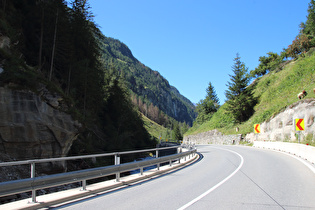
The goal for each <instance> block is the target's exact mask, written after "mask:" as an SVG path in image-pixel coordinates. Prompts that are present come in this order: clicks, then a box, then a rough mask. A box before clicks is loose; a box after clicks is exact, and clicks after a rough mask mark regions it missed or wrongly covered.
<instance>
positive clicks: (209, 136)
mask: <svg viewBox="0 0 315 210" xmlns="http://www.w3.org/2000/svg"><path fill="white" fill-rule="evenodd" d="M240 140H241V134H235V135H223V134H222V133H220V132H219V131H218V130H211V131H206V132H203V133H198V134H196V135H189V136H184V140H183V141H184V143H193V144H221V145H222V144H228V145H231V144H239V142H240Z"/></svg>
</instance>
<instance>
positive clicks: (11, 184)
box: [0, 146, 196, 202]
mask: <svg viewBox="0 0 315 210" xmlns="http://www.w3.org/2000/svg"><path fill="white" fill-rule="evenodd" d="M172 148H177V149H178V152H179V153H178V154H174V155H168V156H164V157H159V156H158V152H159V151H160V150H166V149H172ZM189 149H190V150H189V151H187V152H182V146H175V147H167V148H154V149H148V150H137V151H128V152H116V153H105V154H98V155H85V156H74V157H64V158H50V159H37V160H27V161H15V162H3V163H0V166H13V165H23V164H31V178H28V179H21V180H14V181H8V182H1V183H0V197H1V196H7V195H12V194H18V193H22V192H29V191H32V202H36V190H40V189H45V188H49V187H54V186H60V185H63V184H70V183H75V182H82V190H86V180H91V179H95V178H100V177H104V176H109V175H113V174H116V181H118V182H119V181H120V173H123V172H127V171H131V170H135V169H140V173H141V175H142V174H143V168H144V167H148V166H152V165H157V170H159V168H160V164H161V163H165V162H169V164H170V165H171V164H172V161H173V160H176V159H179V160H180V158H183V157H186V156H190V155H192V154H194V153H196V149H195V148H191V147H189ZM150 151H156V158H154V159H150V160H143V161H137V162H129V163H123V164H120V155H123V154H132V153H139V152H150ZM104 156H115V165H111V166H105V167H99V168H92V169H85V170H79V171H73V172H65V173H60V174H54V175H47V176H39V177H35V164H36V163H45V162H54V161H65V160H75V159H83V158H95V157H104Z"/></svg>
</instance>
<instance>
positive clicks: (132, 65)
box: [101, 37, 196, 125]
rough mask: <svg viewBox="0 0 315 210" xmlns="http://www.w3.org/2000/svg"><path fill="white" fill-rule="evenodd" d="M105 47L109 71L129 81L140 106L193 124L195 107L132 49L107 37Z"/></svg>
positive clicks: (104, 53) (106, 65)
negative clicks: (155, 109)
mask: <svg viewBox="0 0 315 210" xmlns="http://www.w3.org/2000/svg"><path fill="white" fill-rule="evenodd" d="M101 48H102V52H103V54H102V62H103V63H104V65H105V68H106V69H115V70H118V72H119V73H120V76H122V77H123V78H125V80H126V83H127V86H128V88H129V89H130V90H131V91H132V93H134V94H135V95H136V97H137V99H136V100H137V101H139V100H141V102H140V103H137V104H138V105H139V104H144V103H145V104H146V106H147V108H150V107H153V106H154V107H157V108H158V109H159V111H162V112H163V113H164V114H166V115H167V116H169V117H172V118H174V119H175V120H177V121H179V122H186V123H187V124H189V125H192V122H193V120H194V119H195V117H196V113H195V111H194V104H193V103H192V102H191V101H190V100H189V99H187V98H185V97H184V96H183V95H181V94H180V93H179V91H178V90H177V89H176V88H175V87H173V86H171V85H170V84H169V82H168V81H167V80H166V79H165V78H164V77H163V76H162V75H161V74H160V73H159V72H157V71H153V70H152V69H150V68H149V67H147V66H145V65H144V64H142V63H141V62H140V61H138V60H137V59H136V58H135V57H134V56H133V55H132V52H131V51H130V49H129V48H128V47H127V46H126V45H125V44H124V43H122V42H120V41H119V40H117V39H113V38H109V37H104V39H103V41H102V46H101ZM140 110H142V112H145V111H143V110H147V109H141V107H140ZM159 113H160V112H159ZM144 114H146V113H144ZM162 115H163V114H162ZM153 120H154V119H153ZM155 121H156V120H155Z"/></svg>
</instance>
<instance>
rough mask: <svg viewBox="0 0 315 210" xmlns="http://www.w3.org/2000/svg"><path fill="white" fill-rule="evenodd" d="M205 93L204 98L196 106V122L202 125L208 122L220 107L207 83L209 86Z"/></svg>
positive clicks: (215, 95) (211, 87)
mask: <svg viewBox="0 0 315 210" xmlns="http://www.w3.org/2000/svg"><path fill="white" fill-rule="evenodd" d="M206 92H207V95H206V98H205V99H203V100H200V101H199V102H198V103H197V106H196V111H197V113H198V116H197V119H196V122H197V123H199V124H202V123H204V122H205V121H207V120H209V119H210V118H211V116H212V115H213V113H215V112H216V111H218V109H219V107H220V104H219V98H218V96H217V94H216V92H215V89H214V87H213V86H212V84H211V82H209V86H208V87H207V89H206Z"/></svg>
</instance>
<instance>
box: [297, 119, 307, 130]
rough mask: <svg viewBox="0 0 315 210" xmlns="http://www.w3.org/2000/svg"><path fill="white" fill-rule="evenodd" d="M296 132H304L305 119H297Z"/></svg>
mask: <svg viewBox="0 0 315 210" xmlns="http://www.w3.org/2000/svg"><path fill="white" fill-rule="evenodd" d="M295 130H296V131H304V130H305V126H304V119H295Z"/></svg>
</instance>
